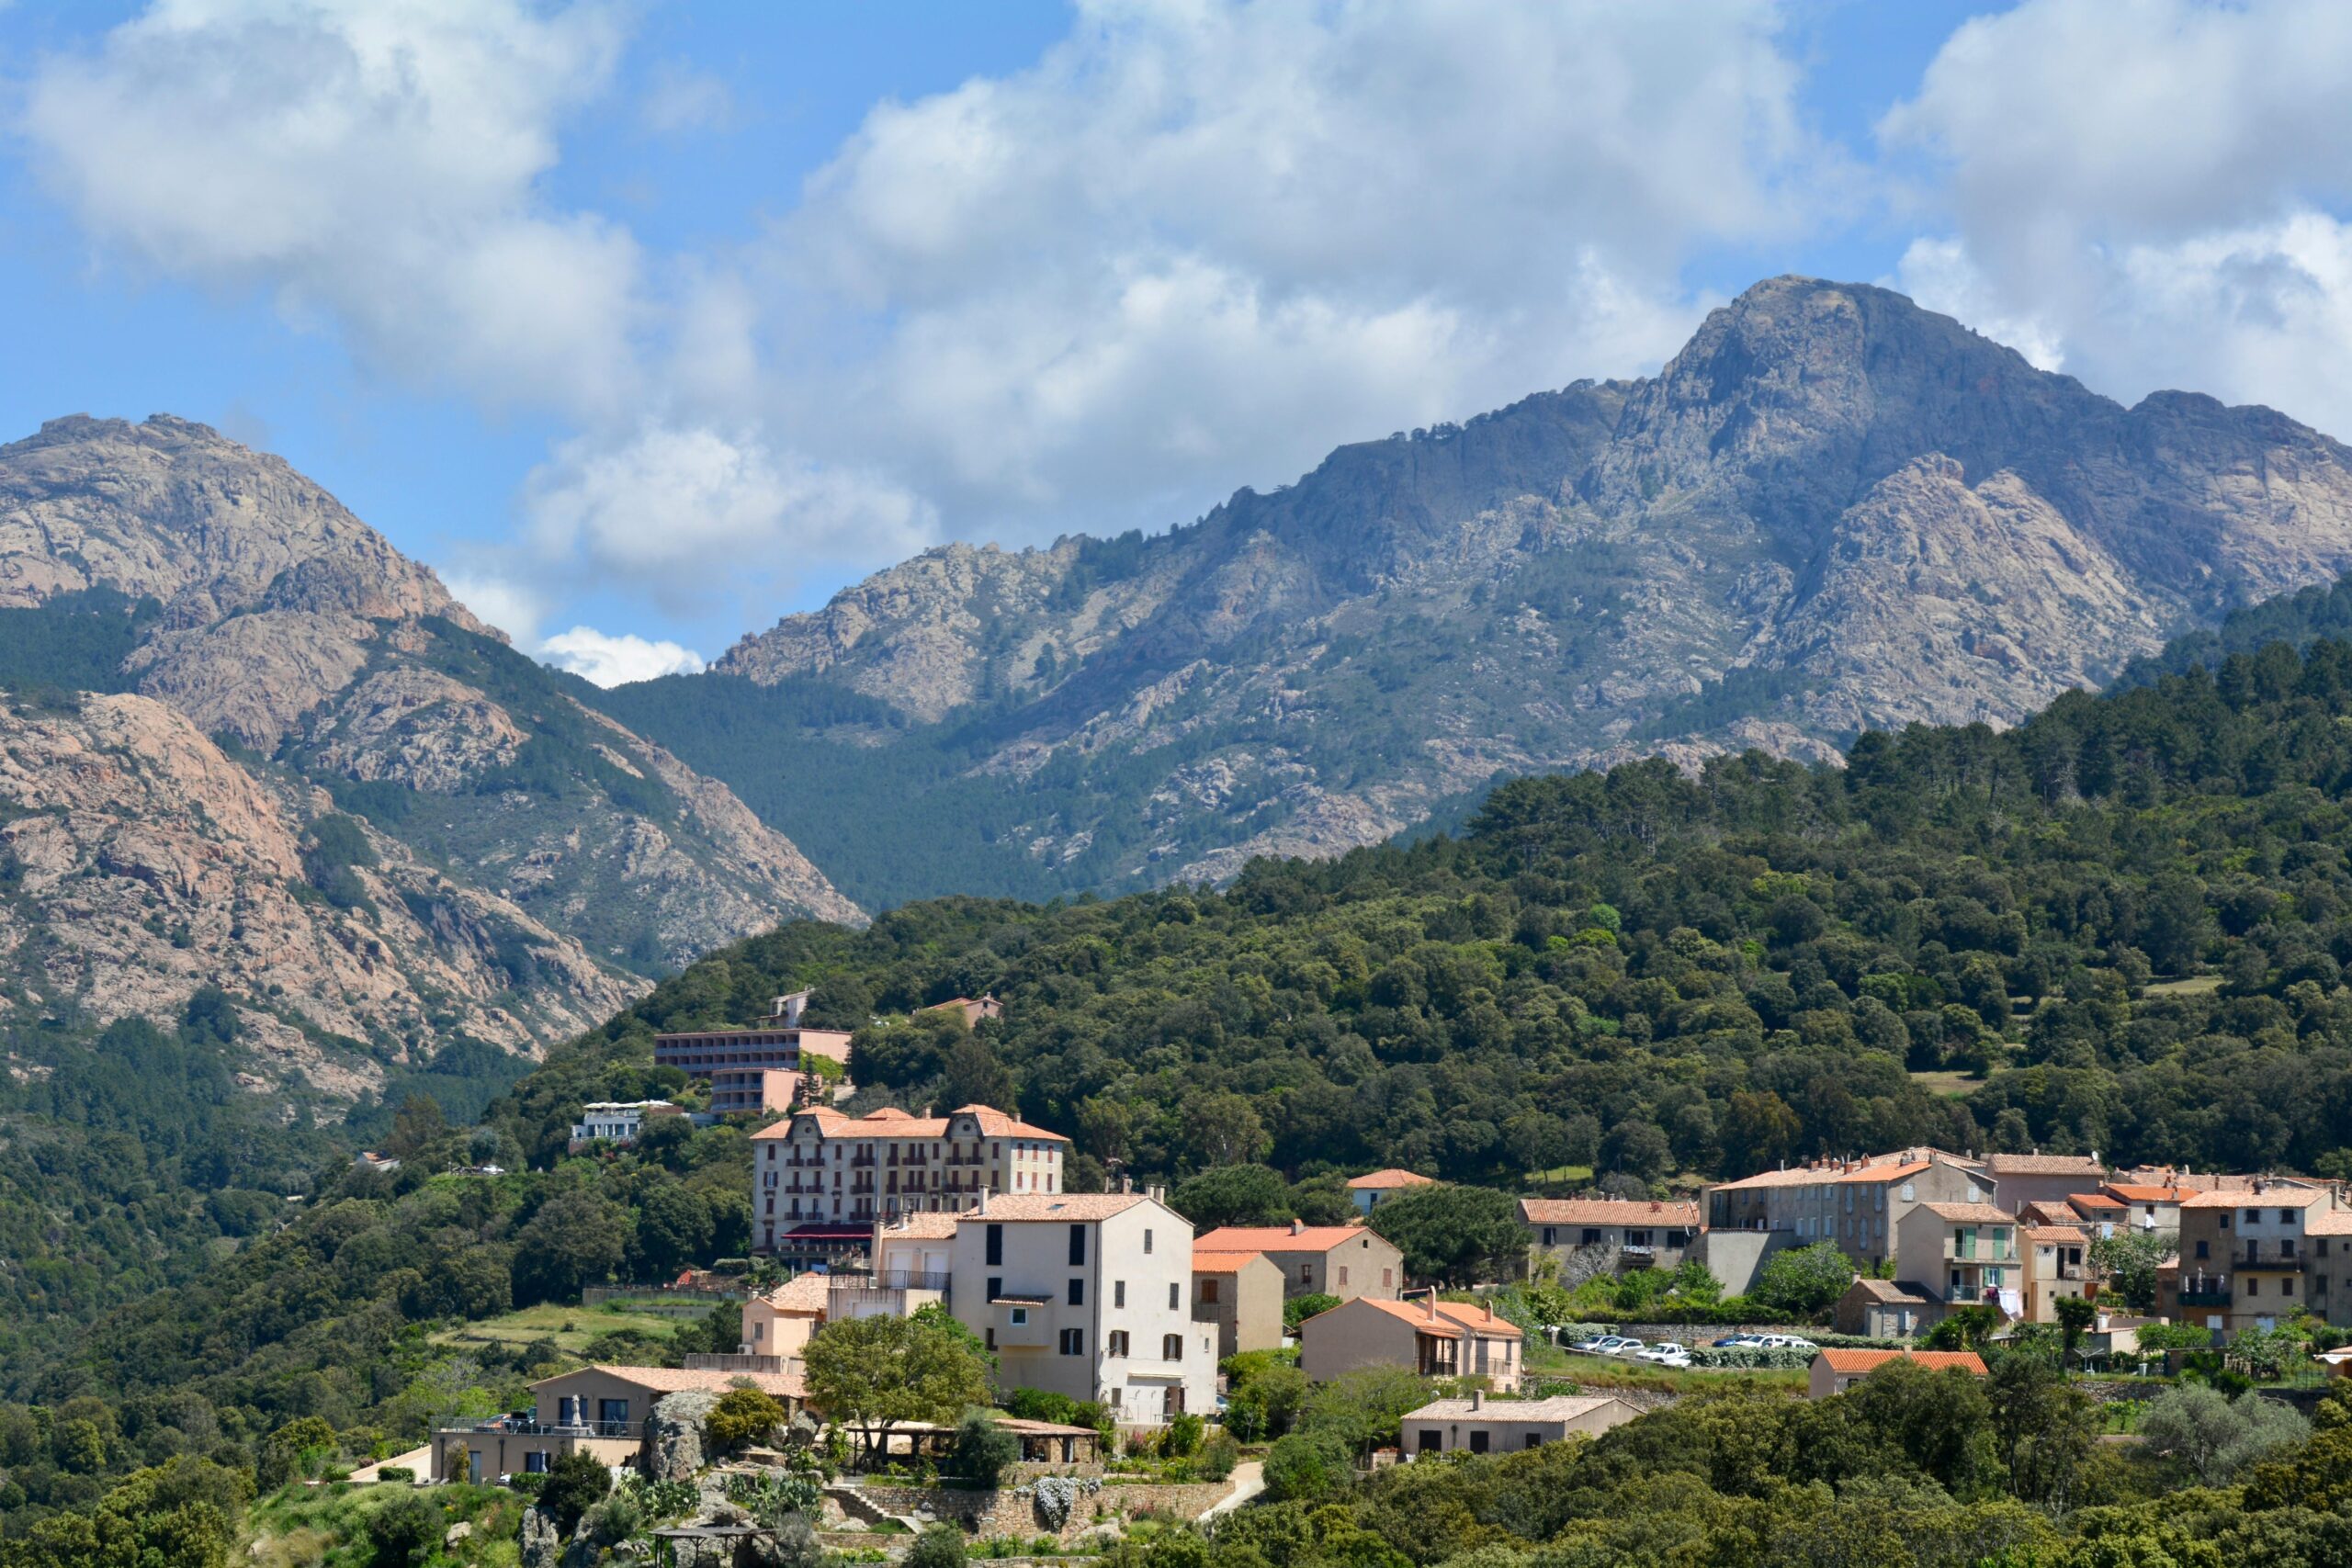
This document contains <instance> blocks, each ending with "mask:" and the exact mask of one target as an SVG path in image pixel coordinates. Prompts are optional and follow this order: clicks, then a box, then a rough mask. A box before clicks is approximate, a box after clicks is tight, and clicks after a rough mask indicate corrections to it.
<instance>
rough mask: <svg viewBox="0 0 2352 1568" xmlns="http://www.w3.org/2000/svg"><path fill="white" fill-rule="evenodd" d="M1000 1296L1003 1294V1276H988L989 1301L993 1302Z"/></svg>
mask: <svg viewBox="0 0 2352 1568" xmlns="http://www.w3.org/2000/svg"><path fill="white" fill-rule="evenodd" d="M1002 1294H1004V1276H1003V1275H1001V1274H991V1275H989V1300H990V1301H994V1300H996V1299H997V1298H998V1297H999V1296H1001V1295H1002Z"/></svg>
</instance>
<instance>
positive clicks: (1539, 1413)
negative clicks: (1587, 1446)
mask: <svg viewBox="0 0 2352 1568" xmlns="http://www.w3.org/2000/svg"><path fill="white" fill-rule="evenodd" d="M1617 1403H1618V1401H1617V1400H1615V1399H1613V1398H1611V1397H1610V1396H1609V1395H1607V1394H1605V1393H1555V1394H1554V1395H1553V1396H1552V1397H1551V1398H1549V1399H1493V1398H1489V1399H1487V1400H1485V1401H1483V1402H1481V1403H1480V1404H1476V1405H1473V1404H1471V1403H1470V1402H1469V1401H1468V1400H1466V1399H1436V1400H1431V1401H1430V1403H1429V1404H1424V1405H1422V1406H1421V1407H1420V1408H1419V1410H1408V1411H1407V1412H1405V1416H1404V1419H1406V1420H1408V1421H1468V1420H1472V1419H1476V1420H1480V1421H1574V1420H1576V1419H1577V1417H1578V1416H1589V1415H1591V1414H1592V1413H1593V1412H1594V1411H1596V1410H1598V1409H1600V1407H1601V1406H1602V1405H1604V1404H1617Z"/></svg>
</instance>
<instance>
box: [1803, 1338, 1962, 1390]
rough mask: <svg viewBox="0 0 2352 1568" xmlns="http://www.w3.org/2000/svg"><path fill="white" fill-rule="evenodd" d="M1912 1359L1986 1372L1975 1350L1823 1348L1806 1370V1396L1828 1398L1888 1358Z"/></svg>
mask: <svg viewBox="0 0 2352 1568" xmlns="http://www.w3.org/2000/svg"><path fill="white" fill-rule="evenodd" d="M1899 1359H1909V1360H1914V1361H1917V1362H1918V1363H1919V1364H1920V1365H1921V1366H1923V1367H1926V1368H1927V1369H1928V1371H1944V1370H1946V1369H1947V1368H1955V1367H1956V1368H1958V1369H1959V1370H1960V1371H1963V1372H1966V1373H1968V1374H1969V1375H1970V1376H1972V1377H1980V1378H1981V1377H1983V1376H1984V1375H1985V1359H1984V1358H1983V1357H1981V1356H1979V1355H1978V1354H1977V1353H1976V1352H1975V1351H1973V1350H1824V1351H1822V1352H1821V1354H1819V1355H1817V1356H1815V1358H1814V1359H1813V1366H1812V1368H1811V1370H1810V1371H1807V1373H1806V1374H1805V1397H1806V1398H1808V1399H1827V1398H1828V1397H1829V1396H1830V1395H1832V1394H1838V1393H1845V1392H1846V1391H1847V1390H1848V1389H1850V1388H1852V1387H1853V1386H1854V1385H1855V1384H1856V1383H1858V1382H1861V1381H1862V1380H1863V1379H1864V1378H1866V1377H1868V1376H1870V1375H1871V1373H1872V1372H1874V1371H1878V1370H1879V1369H1880V1368H1881V1367H1883V1366H1884V1365H1886V1364H1887V1363H1888V1362H1889V1361H1893V1360H1899Z"/></svg>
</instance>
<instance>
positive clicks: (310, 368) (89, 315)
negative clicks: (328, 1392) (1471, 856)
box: [0, 0, 2352, 680]
mask: <svg viewBox="0 0 2352 1568" xmlns="http://www.w3.org/2000/svg"><path fill="white" fill-rule="evenodd" d="M0 77H5V82H6V96H5V98H0V112H5V113H6V117H7V119H8V122H9V124H8V132H9V133H8V135H7V137H6V140H5V141H0V290H5V293H0V298H5V299H6V300H7V301H8V309H7V310H6V313H5V314H0V345H4V346H5V350H6V355H7V361H8V363H9V365H10V366H11V367H12V369H13V372H14V373H13V374H11V375H9V376H7V377H6V378H0V433H5V434H7V435H11V436H13V435H15V434H24V433H28V432H29V431H31V430H32V429H33V428H34V427H35V426H37V425H38V424H39V423H40V421H41V420H43V419H46V418H51V417H54V416H55V415H57V414H61V413H66V412H93V413H100V414H119V415H124V416H128V417H132V418H138V417H141V416H143V415H145V414H147V413H149V412H165V411H168V412H175V413H180V414H183V415H187V416H188V417H192V418H197V419H201V420H205V421H207V422H209V423H214V424H217V425H219V426H220V427H221V428H222V429H223V430H225V431H227V432H228V433H229V434H232V435H234V436H236V437H238V438H239V439H243V440H247V441H250V442H252V443H254V444H255V445H257V446H266V447H267V448H269V449H270V450H273V451H276V452H278V453H281V454H282V455H284V456H285V457H288V459H289V460H290V461H292V462H293V463H294V464H295V465H296V466H297V467H299V468H301V469H303V470H304V471H306V472H308V473H310V474H311V475H312V476H313V477H315V478H316V479H320V480H321V481H322V482H323V483H324V484H326V485H327V486H328V487H329V488H330V489H332V490H333V491H335V492H336V493H337V494H338V495H339V496H341V497H342V498H343V499H344V500H345V502H347V503H348V504H349V505H351V506H352V508H353V509H354V510H355V511H356V512H357V513H359V514H360V515H361V516H363V517H365V518H367V519H368V521H369V522H371V523H373V524H375V525H377V526H378V527H379V528H381V529H382V530H383V531H384V532H385V533H386V534H388V535H389V536H390V537H391V538H392V539H393V541H394V542H395V543H396V544H398V545H399V546H400V547H401V548H403V549H405V550H407V551H408V552H410V553H411V554H413V555H415V556H417V557H419V558H423V559H424V560H427V561H429V562H431V563H433V564H434V565H435V567H436V568H438V569H439V570H442V571H443V573H444V575H445V576H447V578H448V579H449V580H450V581H452V583H453V585H455V586H457V587H458V590H459V592H460V593H461V594H462V595H463V596H465V597H466V598H467V599H468V601H469V603H470V604H473V605H474V607H475V608H476V609H477V610H478V611H480V612H481V613H483V614H485V615H488V616H490V617H491V618H492V619H494V620H496V621H498V622H499V623H500V624H501V625H503V626H506V627H507V629H508V630H510V631H511V632H513V633H514V634H515V636H516V637H517V638H518V640H519V641H521V642H523V643H524V645H525V646H526V647H530V648H532V649H535V650H538V651H541V652H542V653H543V655H544V656H545V657H548V658H550V659H552V660H557V661H560V662H564V663H567V664H569V665H570V666H571V667H573V668H577V669H580V670H582V672H584V673H588V674H590V675H591V676H592V678H600V679H606V680H610V679H615V678H622V677H629V676H636V675H642V674H645V673H650V672H654V671H659V670H662V669H667V668H677V667H684V666H685V665H686V664H687V662H688V656H689V654H690V653H692V654H699V655H701V656H704V657H709V656H715V655H716V654H717V653H718V652H719V651H720V650H721V649H724V648H725V647H726V645H727V644H728V643H729V642H730V641H732V640H733V638H734V637H736V636H737V635H739V634H741V632H743V631H745V630H747V629H753V628H757V627H761V626H766V625H768V624H769V623H771V622H772V621H773V620H774V619H775V617H776V616H778V615H782V614H786V613H788V612H791V611H794V610H800V609H806V608H809V607H811V606H813V605H815V604H820V603H821V602H822V601H823V600H824V598H825V597H826V596H827V595H828V594H830V593H831V592H832V591H833V590H835V589H836V588H838V587H840V586H841V585H842V584H843V583H844V582H847V581H854V580H855V579H856V578H858V577H860V576H862V575H864V574H865V573H866V572H868V571H870V570H876V569H877V568H879V567H881V566H884V565H887V564H888V563H890V562H892V561H894V560H897V559H899V558H903V557H904V556H906V555H908V554H910V553H911V552H912V551H914V550H916V549H919V548H922V547H926V546H928V545H932V544H936V543H942V542H946V541H951V540H967V541H971V542H975V543H979V542H987V541H998V542H1001V543H1003V544H1005V545H1007V546H1020V545H1030V544H1041V543H1046V542H1050V541H1051V540H1052V539H1053V538H1054V537H1055V536H1057V535H1059V534H1062V533H1065V532H1072V531H1090V532H1102V531H1114V530H1117V529H1122V528H1125V527H1130V526H1144V527H1147V528H1154V529H1157V528H1162V527H1165V526H1168V525H1170V524H1174V523H1178V522H1182V521H1188V520H1189V519H1191V518H1192V517H1193V516H1195V515H1197V514H1198V513H1200V512H1201V511H1203V510H1204V509H1205V508H1206V507H1207V506H1209V505H1211V504H1214V503H1215V502H1216V501H1217V500H1218V499H1220V498H1222V497H1223V496H1224V495H1226V494H1227V493H1229V492H1230V491H1232V490H1233V489H1235V488H1237V487H1238V486H1239V485H1242V484H1254V485H1260V486H1264V485H1268V484H1272V483H1276V482H1280V481H1282V480H1283V479H1288V478H1291V477H1293V476H1294V475H1295V473H1296V472H1298V471H1299V470H1301V469H1303V468H1306V467H1309V466H1311V465H1312V464H1313V463H1314V462H1315V461H1316V460H1317V458H1318V457H1320V455H1321V454H1322V453H1323V452H1324V451H1325V450H1327V449H1328V448H1329V446H1332V445H1334V444H1336V443H1337V442H1339V441H1341V440H1346V439H1352V438H1361V437H1367V436H1378V435H1382V434H1387V433H1388V432H1389V431H1390V430H1393V429H1398V428H1408V427H1410V426H1412V425H1415V424H1419V423H1430V422H1432V421H1434V420H1437V419H1443V418H1451V417H1462V416H1465V415H1468V414H1471V413H1475V412H1479V411H1480V410H1482V409H1484V408H1487V407H1491V406H1494V405H1496V404H1498V403H1499V402H1501V401H1504V400H1508V399H1510V398H1511V397H1513V396H1517V395H1519V394H1521V393H1523V392H1525V391H1528V390H1532V389H1535V388H1538V387H1543V386H1556V385H1559V384H1561V383H1563V382H1565V381H1567V380H1570V379H1573V378H1577V377H1579V376H1586V375H1600V376H1605V375H1624V374H1634V373H1640V372H1645V371H1648V370H1652V369H1654V368H1656V367H1657V365H1658V364H1659V363H1660V362H1661V361H1662V360H1663V359H1664V358H1665V357H1666V356H1667V355H1670V354H1671V353H1672V352H1673V350H1674V348H1675V347H1676V346H1677V345H1678V344H1679V343H1680V342H1681V341H1682V339H1683V338H1684V337H1685V336H1686V335H1687V334H1688V333H1689V331H1690V329H1691V326H1692V325H1693V324H1695V322H1696V321H1698V319H1699V318H1700V317H1701V316H1702V315H1703V314H1704V312H1705V310H1707V309H1709V308H1710V307H1712V306H1713V305H1715V304H1718V303H1720V302H1722V300H1723V299H1726V298H1728V297H1729V296H1730V295H1732V294H1734V293H1736V292H1737V291H1738V290H1739V289H1740V288H1743V287H1745V286H1746V285H1747V284H1748V283H1750V282H1753V281H1754V280H1755V279H1757V278H1758V277H1759V276H1769V275H1771V274H1775V273H1781V272H1792V271H1793V272H1805V273H1813V274H1816V275H1821V276H1836V277H1844V278H1853V279H1859V280H1864V281H1883V282H1887V283H1891V284H1893V285H1894V286H1897V287H1901V288H1905V289H1906V290H1907V291H1910V292H1912V293H1913V294H1915V295H1916V296H1917V297H1918V298H1920V299H1922V300H1923V301H1924V302H1926V303H1928V304H1930V305H1932V306H1934V307H1935V308H1937V309H1940V310H1951V311H1952V312H1953V313H1954V314H1957V315H1959V316H1961V317H1962V319H1963V320H1965V321H1970V322H1971V324H1973V325H1975V326H1977V327H1979V328H1980V330H1984V331H1985V332H1987V333H1991V334H1993V335H1996V336H1998V337H2001V338H2002V339H2003V340H2004V341H2007V342H2010V343H2012V344H2016V345H2017V346H2018V347H2019V348H2020V349H2021V350H2023V351H2025V352H2027V353H2028V354H2029V355H2030V356H2032V357H2033V358H2035V359H2036V361H2037V362H2038V363H2041V364H2044V365H2046V366H2050V367H2062V368H2064V369H2065V370H2067V371H2069V372H2071V373H2074V374H2076V375H2078V376H2080V377H2081V378H2083V379H2084V380H2085V381H2086V382H2087V383H2088V384H2090V385H2091V386H2093V387H2094V388H2097V389H2099V390H2102V391H2106V392H2109V393H2110V394H2111V395H2114V396H2118V397H2120V398H2124V399H2126V400H2131V399H2135V398H2137V397H2138V396H2140V395H2142V394H2143V393H2144V392H2146V391H2148V390H2150V389H2154V388H2156V387H2159V386H2167V385H2177V386H2188V387H2194V388H2198V389H2204V390H2210V391H2212V392H2214V393H2215V394H2217V395H2219V396H2222V397H2224V398H2226V399H2228V400H2232V401H2264V402H2269V403H2272V404H2274V405H2276V406H2278V407H2281V408H2284V409H2286V410H2287V411H2288V412H2291V413H2294V414H2296V415H2298V416H2299V417H2301V418H2304V419H2306V420H2309V421H2311V422H2312V423H2318V424H2320V425H2321V426H2322V427H2323V428H2326V429H2329V430H2331V431H2332V432H2333V433H2335V434H2352V389H2347V386H2346V378H2343V377H2342V376H2341V375H2340V372H2339V370H2338V368H2337V367H2340V366H2341V365H2342V364H2343V363H2345V362H2346V353H2347V351H2352V228H2347V227H2346V222H2345V218H2346V212H2347V209H2348V208H2352V204H2348V203H2347V196H2348V195H2352V193H2348V192H2347V190H2346V180H2347V171H2352V108H2347V107H2346V103H2345V101H2344V100H2345V95H2343V94H2342V93H2341V92H2340V91H2339V90H2338V85H2339V84H2340V83H2342V82H2343V81H2345V80H2352V6H2341V5H2335V4H2323V3H2320V0H2247V3H2246V4H2243V5H2233V6H2201V5H2197V4H2192V3H2190V0H2027V3H2025V4H2023V5H2020V6H2015V7H2007V6H1983V5H1953V4H1939V3H1935V0H1906V3H1904V4H1899V5H1898V4H1888V5H1864V4H1859V3H1851V0H1789V3H1788V4H1785V5H1781V6H1771V5H1763V4H1744V3H1734V0H1691V3H1690V4H1688V5H1683V6H1622V5H1608V6H1600V5H1595V6H1570V5H1559V4H1550V3H1545V4H1527V5H1521V4H1511V3H1506V0H1443V3H1441V0H1381V3H1374V0H1297V3H1295V4H1259V5H1250V6H1236V7H1223V6H1212V5H1209V4H1205V3H1204V0H1165V3H1149V0H1131V3H1108V0H1106V3H1102V4H1090V5H1086V6H1078V7H1073V6H1068V5H1062V4H1031V3H1008V0H991V3H990V4H989V5H986V6H973V5H963V4H956V5H936V6H918V5H902V6H885V5H849V4H822V3H813V0H811V3H804V4H797V5H793V6H769V5H759V6H750V5H746V6H722V5H707V6H684V5H661V4H653V3H650V0H649V3H643V4H636V5H600V4H594V3H588V4H570V5H556V4H546V5H534V4H527V3H526V0H464V3H460V0H353V3H351V4H347V5H345V4H339V5H332V6H330V5H324V4H308V3H300V0H154V3H153V4H148V5H115V6H96V5H91V6H65V7H48V6H14V7H9V8H5V9H0Z"/></svg>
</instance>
